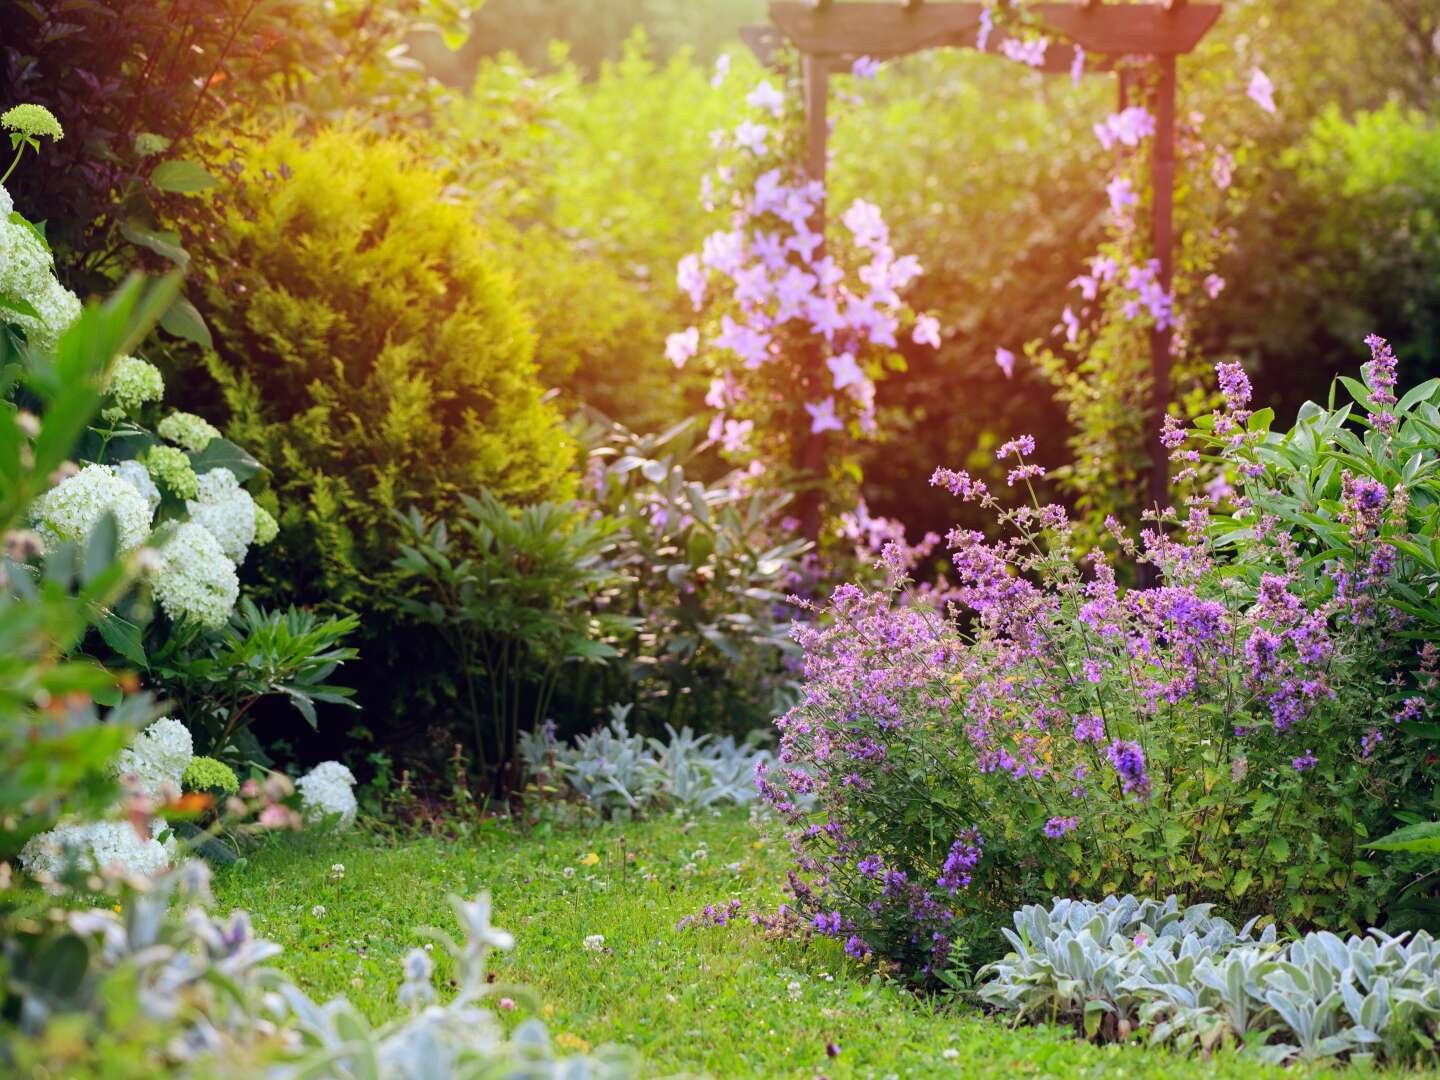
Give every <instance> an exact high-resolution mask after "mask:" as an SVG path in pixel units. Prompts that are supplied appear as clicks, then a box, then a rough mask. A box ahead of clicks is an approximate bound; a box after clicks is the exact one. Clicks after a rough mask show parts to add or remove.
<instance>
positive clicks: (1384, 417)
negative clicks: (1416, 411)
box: [1360, 334, 1399, 435]
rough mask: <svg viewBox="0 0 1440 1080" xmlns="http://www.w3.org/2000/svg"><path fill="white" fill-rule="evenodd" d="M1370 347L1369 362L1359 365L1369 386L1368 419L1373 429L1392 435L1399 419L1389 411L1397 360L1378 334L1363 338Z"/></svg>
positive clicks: (1393, 390) (1393, 393)
mask: <svg viewBox="0 0 1440 1080" xmlns="http://www.w3.org/2000/svg"><path fill="white" fill-rule="evenodd" d="M1365 344H1366V345H1368V346H1369V347H1370V362H1369V363H1368V364H1364V365H1363V366H1362V367H1361V369H1360V370H1361V372H1362V373H1363V374H1364V376H1365V383H1366V385H1367V386H1368V387H1369V388H1370V404H1371V410H1370V421H1371V423H1373V424H1374V425H1375V429H1376V430H1377V431H1379V432H1381V433H1382V434H1385V435H1393V434H1394V433H1395V428H1396V426H1397V424H1398V423H1399V421H1398V420H1397V419H1396V417H1395V415H1394V414H1393V413H1391V412H1390V409H1391V407H1393V406H1394V404H1395V384H1396V381H1397V379H1396V375H1395V370H1396V368H1397V366H1398V363H1399V362H1398V361H1397V360H1396V359H1395V353H1394V352H1393V351H1392V350H1391V348H1390V343H1389V342H1388V341H1386V340H1385V339H1384V338H1382V337H1380V336H1379V335H1378V334H1371V335H1370V336H1369V337H1367V338H1366V339H1365Z"/></svg>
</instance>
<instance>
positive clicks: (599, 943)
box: [585, 934, 605, 952]
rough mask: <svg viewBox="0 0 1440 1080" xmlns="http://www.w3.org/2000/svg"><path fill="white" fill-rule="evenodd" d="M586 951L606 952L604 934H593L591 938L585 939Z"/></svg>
mask: <svg viewBox="0 0 1440 1080" xmlns="http://www.w3.org/2000/svg"><path fill="white" fill-rule="evenodd" d="M585 949H586V951H587V952H604V951H605V935H604V934H591V935H590V936H589V937H587V938H586V939H585Z"/></svg>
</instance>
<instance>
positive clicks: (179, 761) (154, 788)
mask: <svg viewBox="0 0 1440 1080" xmlns="http://www.w3.org/2000/svg"><path fill="white" fill-rule="evenodd" d="M194 754H195V744H194V741H193V740H192V739H191V738H190V731H189V729H188V728H186V727H185V725H184V724H182V723H181V722H180V721H178V720H172V719H170V718H169V717H165V718H162V719H160V720H156V721H155V722H154V723H153V724H151V725H150V726H149V727H148V728H146V729H145V730H144V731H142V732H141V733H140V734H139V735H137V736H136V737H135V742H134V743H133V744H132V745H130V746H129V747H127V748H125V749H124V750H121V751H120V753H119V754H118V755H117V756H116V758H115V774H116V775H117V776H127V775H129V776H134V777H135V778H136V780H137V781H138V782H139V785H140V787H141V789H142V790H144V792H145V794H147V795H149V796H150V797H151V798H152V799H157V800H158V799H163V798H164V797H165V796H166V795H167V793H168V792H167V789H173V790H174V791H179V790H180V778H181V777H182V776H184V775H185V769H186V768H187V767H188V766H189V764H190V759H191V757H193V756H194Z"/></svg>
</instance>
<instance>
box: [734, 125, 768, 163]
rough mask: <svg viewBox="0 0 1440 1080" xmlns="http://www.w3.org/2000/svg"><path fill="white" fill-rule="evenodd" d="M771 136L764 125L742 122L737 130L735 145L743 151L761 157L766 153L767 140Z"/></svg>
mask: <svg viewBox="0 0 1440 1080" xmlns="http://www.w3.org/2000/svg"><path fill="white" fill-rule="evenodd" d="M769 134H770V129H769V128H768V127H766V126H765V125H764V124H757V123H754V122H753V121H750V120H742V121H740V126H739V127H737V128H736V129H735V143H736V145H738V146H739V147H740V148H741V149H742V150H749V151H750V152H751V153H752V154H754V155H755V156H756V157H760V156H762V155H763V154H764V153H765V139H766V137H767V136H768V135H769Z"/></svg>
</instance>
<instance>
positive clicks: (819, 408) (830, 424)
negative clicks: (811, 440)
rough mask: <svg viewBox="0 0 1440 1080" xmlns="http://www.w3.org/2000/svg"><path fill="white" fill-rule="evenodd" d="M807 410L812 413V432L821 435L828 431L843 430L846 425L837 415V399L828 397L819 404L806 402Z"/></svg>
mask: <svg viewBox="0 0 1440 1080" xmlns="http://www.w3.org/2000/svg"><path fill="white" fill-rule="evenodd" d="M805 411H806V412H807V413H809V414H810V434H812V435H820V434H823V433H824V432H827V431H843V430H844V428H845V425H844V424H842V423H841V422H840V418H839V417H838V416H836V415H835V399H834V398H833V397H827V398H826V399H825V400H824V401H822V402H820V404H819V405H812V404H810V402H808V401H807V402H806V403H805Z"/></svg>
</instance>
